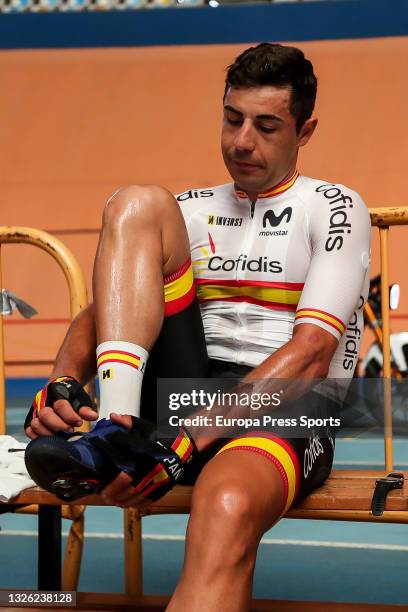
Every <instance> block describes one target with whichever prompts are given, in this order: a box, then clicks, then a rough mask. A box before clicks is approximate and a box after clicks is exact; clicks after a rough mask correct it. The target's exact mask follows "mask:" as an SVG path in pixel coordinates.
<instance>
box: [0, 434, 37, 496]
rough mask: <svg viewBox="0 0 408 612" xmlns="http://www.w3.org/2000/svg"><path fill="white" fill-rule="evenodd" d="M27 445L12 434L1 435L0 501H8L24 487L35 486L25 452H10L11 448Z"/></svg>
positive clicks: (22, 447)
mask: <svg viewBox="0 0 408 612" xmlns="http://www.w3.org/2000/svg"><path fill="white" fill-rule="evenodd" d="M26 446H27V444H25V443H24V442H19V441H18V440H16V439H15V438H13V437H12V436H0V502H4V503H7V502H8V501H9V500H10V499H12V498H13V497H15V496H16V495H18V494H19V493H20V492H21V491H23V490H24V489H29V488H30V487H34V486H35V482H34V481H33V480H31V478H30V476H29V475H28V472H27V468H26V466H25V463H24V452H23V451H21V452H17V453H9V452H8V451H9V449H10V448H13V449H14V448H21V449H24V448H25V447H26Z"/></svg>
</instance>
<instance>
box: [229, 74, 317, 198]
mask: <svg viewBox="0 0 408 612" xmlns="http://www.w3.org/2000/svg"><path fill="white" fill-rule="evenodd" d="M290 100H291V91H290V89H289V88H278V87H273V86H270V85H265V86H262V87H251V88H248V89H235V88H231V87H230V89H229V90H228V92H227V95H226V97H225V100H224V118H223V123H222V133H221V148H222V154H223V157H224V162H225V165H226V167H227V169H228V171H229V173H230V174H231V176H232V178H233V179H234V181H235V182H236V183H237V185H239V187H241V188H242V189H244V190H245V191H246V192H247V193H248V195H249V194H257V193H260V192H263V191H267V190H268V189H270V188H271V187H273V186H275V185H276V184H278V183H279V182H280V181H282V180H283V179H284V178H285V177H286V176H287V175H288V173H290V172H291V171H293V170H294V169H295V167H296V159H297V154H298V148H299V146H302V145H303V144H306V142H307V141H308V140H309V138H310V136H311V134H312V133H313V131H314V128H315V126H316V123H317V121H316V120H315V119H309V120H308V121H306V122H305V124H304V125H303V126H302V128H301V130H300V131H299V133H297V132H296V118H295V117H294V116H293V115H291V113H290V110H289V109H290Z"/></svg>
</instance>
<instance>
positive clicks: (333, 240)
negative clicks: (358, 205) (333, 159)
mask: <svg viewBox="0 0 408 612" xmlns="http://www.w3.org/2000/svg"><path fill="white" fill-rule="evenodd" d="M316 191H317V192H318V193H323V194H324V197H325V198H327V199H328V200H329V206H330V220H329V237H328V239H327V240H326V245H325V248H326V251H328V252H330V251H333V250H334V249H336V251H340V249H341V247H342V246H343V242H344V236H345V234H351V223H349V219H348V214H349V209H350V208H353V200H352V198H351V197H350V196H348V195H344V193H343V192H342V191H341V189H339V188H338V187H337V186H336V185H333V184H332V183H330V184H328V185H320V186H319V187H317V189H316Z"/></svg>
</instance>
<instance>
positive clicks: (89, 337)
mask: <svg viewBox="0 0 408 612" xmlns="http://www.w3.org/2000/svg"><path fill="white" fill-rule="evenodd" d="M95 351H96V332H95V318H94V308H93V304H89V306H87V307H86V308H84V310H82V311H81V312H80V313H79V314H78V315H77V316H76V317H75V319H74V320H73V321H72V323H71V325H70V327H69V329H68V332H67V335H66V336H65V339H64V342H63V343H62V345H61V348H60V349H59V351H58V354H57V357H56V359H55V363H54V367H53V370H52V374H51V378H56V377H57V376H73V377H74V378H76V379H77V380H79V382H80V383H81V384H83V385H86V384H87V383H88V382H89V381H90V380H91V378H93V377H94V376H95V374H96V358H95Z"/></svg>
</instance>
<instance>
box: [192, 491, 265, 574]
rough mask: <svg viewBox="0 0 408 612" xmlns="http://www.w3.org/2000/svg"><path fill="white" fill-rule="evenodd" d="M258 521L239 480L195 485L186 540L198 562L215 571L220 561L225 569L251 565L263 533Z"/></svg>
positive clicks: (248, 496)
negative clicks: (216, 484) (238, 482)
mask: <svg viewBox="0 0 408 612" xmlns="http://www.w3.org/2000/svg"><path fill="white" fill-rule="evenodd" d="M258 519H259V520H258ZM261 523H262V520H261V519H260V517H258V516H257V514H256V512H255V514H254V513H253V503H252V500H251V498H250V495H249V494H248V492H247V491H245V490H244V489H243V488H242V487H241V486H239V485H238V484H234V483H225V484H223V485H219V486H215V487H213V488H211V487H209V488H207V489H204V487H198V488H197V490H195V491H194V493H193V499H192V508H191V516H190V521H189V526H188V532H187V540H188V543H189V545H190V546H191V547H192V549H194V550H195V551H196V553H198V554H199V557H200V559H201V564H202V565H207V564H208V565H209V566H210V567H211V568H213V569H214V571H215V570H216V571H218V569H217V568H218V566H219V565H222V566H223V567H225V569H227V568H228V567H232V566H233V567H236V566H241V565H242V564H244V565H246V564H248V563H249V565H251V566H252V564H253V563H254V562H255V558H256V552H257V549H258V545H259V541H260V539H261V537H262V529H261ZM204 533H205V537H204V536H203V534H204ZM219 551H222V553H221V552H219Z"/></svg>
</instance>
